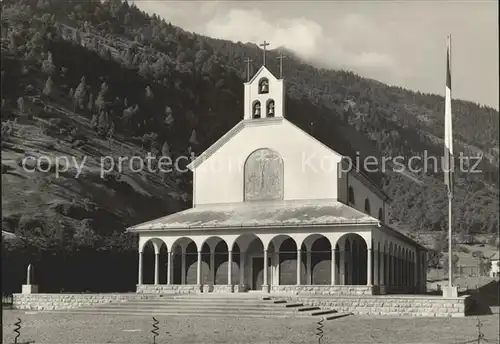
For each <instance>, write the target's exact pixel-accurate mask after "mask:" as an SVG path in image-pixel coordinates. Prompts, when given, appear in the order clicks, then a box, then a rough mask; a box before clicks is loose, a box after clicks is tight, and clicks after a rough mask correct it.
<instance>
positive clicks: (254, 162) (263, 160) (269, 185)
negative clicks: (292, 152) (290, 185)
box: [243, 148, 284, 201]
mask: <svg viewBox="0 0 500 344" xmlns="http://www.w3.org/2000/svg"><path fill="white" fill-rule="evenodd" d="M283 179H284V167H283V159H282V158H281V156H280V155H279V154H278V153H277V152H275V151H274V150H271V149H269V148H260V149H257V150H255V151H253V152H252V153H250V155H249V156H248V157H247V159H246V161H245V165H244V186H243V187H244V192H243V195H244V200H245V201H256V200H260V201H261V200H282V199H283V194H284V183H283Z"/></svg>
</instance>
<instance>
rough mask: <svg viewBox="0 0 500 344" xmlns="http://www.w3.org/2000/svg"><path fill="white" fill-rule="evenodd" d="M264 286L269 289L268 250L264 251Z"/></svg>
mask: <svg viewBox="0 0 500 344" xmlns="http://www.w3.org/2000/svg"><path fill="white" fill-rule="evenodd" d="M264 285H265V286H266V288H267V250H264ZM266 291H267V290H266Z"/></svg>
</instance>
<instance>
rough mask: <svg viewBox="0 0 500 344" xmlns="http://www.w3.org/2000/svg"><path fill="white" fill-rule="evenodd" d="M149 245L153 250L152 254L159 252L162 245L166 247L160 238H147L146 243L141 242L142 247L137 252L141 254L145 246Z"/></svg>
mask: <svg viewBox="0 0 500 344" xmlns="http://www.w3.org/2000/svg"><path fill="white" fill-rule="evenodd" d="M149 243H151V245H152V246H151V247H153V249H154V253H155V254H157V253H159V252H160V248H161V246H162V245H165V246H166V245H167V244H166V242H165V241H163V240H162V239H161V238H149V239H147V240H146V241H144V242H143V244H142V247H141V248H140V250H139V252H143V251H144V248H145V247H146V245H148V244H149Z"/></svg>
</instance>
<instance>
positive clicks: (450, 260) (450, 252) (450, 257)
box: [448, 35, 454, 289]
mask: <svg viewBox="0 0 500 344" xmlns="http://www.w3.org/2000/svg"><path fill="white" fill-rule="evenodd" d="M448 39H449V46H448V49H449V50H448V51H449V54H448V60H449V62H448V63H449V68H450V73H451V35H449V36H448ZM450 103H451V85H450ZM450 107H451V105H450ZM450 111H451V109H450ZM450 121H451V120H450ZM449 136H450V141H451V142H450V145H453V134H452V131H451V128H450V132H449ZM451 154H453V153H451ZM449 161H450V163H449V166H448V168H451V169H453V168H454V166H452V161H453V156H452V155H451V156H450V158H449ZM448 173H450V172H449V171H448ZM448 183H449V186H448V286H449V287H450V289H451V288H452V287H453V250H452V245H453V233H452V226H451V225H452V223H451V200H452V198H453V194H452V192H451V188H452V185H451V183H453V181H452V180H451V178H450V180H449V181H448Z"/></svg>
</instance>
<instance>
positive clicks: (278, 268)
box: [275, 251, 280, 285]
mask: <svg viewBox="0 0 500 344" xmlns="http://www.w3.org/2000/svg"><path fill="white" fill-rule="evenodd" d="M275 284H276V285H280V253H279V251H278V252H276V283H275Z"/></svg>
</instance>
